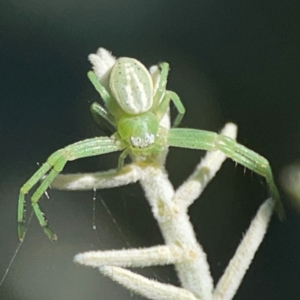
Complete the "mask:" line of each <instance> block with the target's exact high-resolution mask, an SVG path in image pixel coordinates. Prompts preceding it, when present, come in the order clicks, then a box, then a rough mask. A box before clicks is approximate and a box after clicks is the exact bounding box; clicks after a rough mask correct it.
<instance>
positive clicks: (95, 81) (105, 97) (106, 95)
mask: <svg viewBox="0 0 300 300" xmlns="http://www.w3.org/2000/svg"><path fill="white" fill-rule="evenodd" d="M87 75H88V78H89V80H90V81H91V83H92V84H93V86H94V88H95V89H96V91H97V92H98V93H99V94H100V96H101V98H102V99H103V101H104V102H105V104H106V105H108V104H109V103H110V102H111V97H110V95H109V93H108V91H107V90H106V88H105V87H104V86H103V85H102V84H101V83H100V82H99V79H98V78H97V76H96V74H95V73H94V72H93V71H89V72H88V74H87Z"/></svg>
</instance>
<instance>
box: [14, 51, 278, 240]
mask: <svg viewBox="0 0 300 300" xmlns="http://www.w3.org/2000/svg"><path fill="white" fill-rule="evenodd" d="M99 53H100V55H102V57H101V59H102V62H101V63H102V64H103V72H102V73H101V70H100V71H99V68H98V69H97V70H96V69H95V72H92V71H90V72H89V73H88V77H89V79H90V81H91V82H92V84H93V85H94V87H95V89H96V90H97V91H98V92H99V94H100V96H101V98H102V99H103V101H104V103H105V108H104V107H102V106H101V105H100V104H99V103H93V104H92V106H91V110H92V114H93V116H94V119H95V120H96V121H99V120H100V119H101V118H103V119H105V120H106V121H107V122H108V124H109V126H110V127H112V128H114V129H115V133H114V134H113V135H112V136H110V137H108V136H106V137H95V138H90V139H86V140H83V141H79V142H77V143H74V144H71V145H69V146H66V147H65V148H62V149H60V150H58V151H56V152H54V153H53V154H52V155H50V157H49V158H48V159H47V161H46V162H45V163H44V164H43V165H42V166H41V167H40V168H39V169H38V170H37V171H36V173H34V174H33V175H32V177H31V178H30V179H29V180H28V181H27V182H26V183H25V184H24V185H23V186H22V188H21V190H20V194H19V205H18V234H19V239H20V240H23V238H24V233H25V228H24V223H25V209H24V206H25V195H26V194H27V193H28V192H29V191H30V190H31V189H32V187H33V186H34V185H35V184H36V183H37V182H39V181H40V180H41V181H42V182H41V184H40V186H39V187H38V189H37V190H36V191H35V192H34V193H33V195H32V197H31V202H32V207H33V210H34V213H35V215H36V217H37V219H38V221H39V223H40V225H41V226H42V228H43V230H44V232H45V233H46V235H47V236H48V237H49V238H50V239H51V240H56V239H57V237H56V234H55V233H54V232H53V231H52V230H51V229H50V228H49V226H48V222H47V220H46V218H45V217H44V214H43V212H42V211H41V209H40V206H39V200H40V198H41V196H42V195H43V194H44V193H45V192H46V190H47V188H48V187H49V186H50V185H51V183H52V181H53V180H54V179H55V178H56V176H57V175H58V174H59V173H60V172H61V171H62V170H63V168H64V166H65V164H66V163H67V162H68V161H72V160H76V159H79V158H84V157H89V156H96V155H101V154H106V153H110V152H116V151H122V152H121V155H120V157H119V162H118V169H117V170H118V171H119V172H120V171H121V170H122V168H123V165H124V159H125V158H126V157H127V156H128V155H130V157H131V159H132V160H133V161H141V162H142V163H143V164H147V165H149V164H153V163H154V162H155V161H157V159H158V157H159V156H160V155H161V154H162V153H164V151H165V150H167V149H168V147H170V146H171V147H181V148H189V149H198V150H207V151H217V150H220V151H221V152H223V153H224V154H225V155H226V156H227V157H229V158H231V159H233V160H234V161H236V162H237V163H239V164H241V165H243V166H245V167H246V168H248V169H250V170H252V171H254V172H255V173H257V174H259V175H261V176H263V177H265V179H266V182H267V184H268V187H269V191H270V194H271V197H272V198H273V199H274V200H275V202H276V209H277V213H278V215H279V217H280V218H283V216H284V210H283V207H282V204H281V202H280V197H279V193H278V190H277V187H276V185H275V182H274V179H273V175H272V171H271V167H270V165H269V162H268V161H267V160H266V159H265V158H264V157H262V156H260V155H259V154H257V153H255V152H254V151H252V150H250V149H248V148H246V147H244V146H243V145H241V144H239V143H237V142H236V141H235V140H234V139H231V138H229V137H227V136H225V135H222V134H217V133H215V132H210V131H204V130H199V129H187V128H176V127H177V126H178V125H179V123H180V121H181V119H182V117H183V115H184V113H185V108H184V106H183V104H182V103H181V100H180V98H179V97H178V95H177V94H176V93H175V92H172V91H169V90H166V83H167V77H168V72H169V65H168V63H166V62H164V63H161V64H160V65H159V68H157V67H154V68H152V70H151V69H150V71H148V70H147V69H146V68H145V66H144V65H143V64H142V63H141V62H139V61H137V60H136V59H133V58H128V57H121V58H118V59H117V60H114V59H111V58H110V57H112V56H109V55H110V54H109V52H108V51H107V50H105V49H103V48H100V50H99ZM100 55H99V56H100ZM100 69H101V68H100ZM170 101H172V102H173V103H174V105H175V106H176V108H177V110H178V115H177V117H176V119H175V122H174V127H173V128H171V129H169V128H166V127H164V126H163V125H162V119H163V117H164V115H165V114H166V113H167V112H168V109H169V104H170Z"/></svg>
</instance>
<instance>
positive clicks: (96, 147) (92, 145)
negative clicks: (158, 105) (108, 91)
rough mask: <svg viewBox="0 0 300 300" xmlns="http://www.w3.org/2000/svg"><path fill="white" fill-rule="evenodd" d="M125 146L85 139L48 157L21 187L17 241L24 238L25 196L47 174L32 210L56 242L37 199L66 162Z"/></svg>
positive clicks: (106, 139)
mask: <svg viewBox="0 0 300 300" xmlns="http://www.w3.org/2000/svg"><path fill="white" fill-rule="evenodd" d="M124 148H125V146H124V145H123V144H122V143H120V141H118V140H116V139H115V137H96V138H92V139H87V140H84V141H80V142H77V143H74V144H71V145H69V146H67V147H65V148H63V149H60V150H58V151H56V152H54V153H53V154H52V155H50V156H49V158H48V159H47V162H46V163H44V164H43V165H42V166H41V167H40V169H39V170H37V172H36V173H35V174H34V175H33V176H32V177H31V178H30V179H29V180H28V181H27V182H26V183H25V184H24V185H23V186H22V188H21V190H20V195H19V207H18V233H19V239H20V240H23V237H24V232H25V230H24V223H25V213H24V206H25V195H26V194H27V193H28V192H29V191H30V190H31V188H32V187H33V186H34V185H35V184H36V183H37V182H38V181H39V180H40V179H41V178H42V177H43V176H44V175H45V174H46V173H47V172H48V171H50V172H49V173H48V175H46V177H45V178H44V180H43V181H42V183H41V185H40V186H39V187H38V189H37V190H36V191H35V193H34V194H33V195H32V197H31V202H32V207H33V210H34V212H35V214H36V216H37V218H38V220H39V223H40V225H41V226H42V227H43V229H44V232H45V233H46V234H47V236H48V237H49V238H50V239H51V240H56V239H57V237H56V235H55V233H54V232H53V231H52V230H51V229H50V228H49V226H48V222H47V220H46V218H45V217H44V214H43V212H42V211H41V209H40V206H39V204H38V201H39V199H40V198H41V197H42V195H43V194H44V193H45V191H46V190H47V188H48V187H49V186H50V185H51V183H52V181H53V180H54V178H55V177H56V176H57V175H58V174H59V173H60V172H61V171H62V170H63V168H64V166H65V164H66V163H67V162H68V161H72V160H75V159H79V158H83V157H89V156H95V155H101V154H105V153H109V152H115V151H119V150H123V149H124Z"/></svg>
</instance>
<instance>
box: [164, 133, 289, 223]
mask: <svg viewBox="0 0 300 300" xmlns="http://www.w3.org/2000/svg"><path fill="white" fill-rule="evenodd" d="M168 143H169V145H170V146H174V147H181V148H190V149H199V150H200V149H201V150H207V151H217V150H220V151H222V152H223V153H224V154H225V155H227V156H228V157H229V158H231V159H232V160H234V161H236V162H237V163H239V164H241V165H242V166H244V167H246V168H248V169H249V170H251V171H253V172H255V173H257V174H259V175H261V176H263V177H265V179H266V182H267V184H268V187H269V191H270V194H271V197H272V198H273V199H274V201H275V202H276V211H277V214H278V217H279V219H280V220H282V219H284V217H285V212H284V208H283V205H282V202H281V200H280V196H279V192H278V190H277V187H276V184H275V181H274V178H273V174H272V170H271V167H270V164H269V162H268V161H267V160H266V159H265V158H264V157H262V156H261V155H259V154H257V153H256V152H254V151H252V150H250V149H248V148H246V147H245V146H243V145H241V144H239V143H237V142H236V141H235V140H233V139H231V138H229V137H227V136H224V135H221V134H217V133H215V132H210V131H204V130H197V129H181V128H174V129H171V130H170V131H169V135H168Z"/></svg>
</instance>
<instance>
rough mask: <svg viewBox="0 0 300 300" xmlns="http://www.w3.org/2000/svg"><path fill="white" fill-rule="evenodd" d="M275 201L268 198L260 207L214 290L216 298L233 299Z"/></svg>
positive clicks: (261, 238) (265, 227) (256, 247)
mask: <svg viewBox="0 0 300 300" xmlns="http://www.w3.org/2000/svg"><path fill="white" fill-rule="evenodd" d="M274 205H275V203H274V201H273V199H272V198H270V199H268V200H266V201H265V202H264V203H263V204H262V205H261V206H260V208H259V210H258V212H257V213H256V216H255V217H254V219H253V220H252V222H251V225H250V227H249V229H248V231H247V232H246V234H245V235H244V238H243V240H242V241H241V243H240V245H239V246H238V248H237V250H236V252H235V254H234V256H233V258H232V259H231V261H230V263H229V265H228V266H227V268H226V270H225V272H224V274H223V276H222V277H221V279H220V280H219V282H218V284H217V286H216V289H215V291H214V298H213V299H214V300H231V299H232V298H233V297H234V295H235V293H236V291H237V289H238V287H239V286H240V284H241V282H242V280H243V278H244V276H245V274H246V271H247V270H248V268H249V266H250V264H251V262H252V260H253V257H254V255H255V253H256V251H257V249H258V247H259V245H260V244H261V242H262V240H263V238H264V236H265V233H266V231H267V227H268V224H269V222H270V219H271V216H272V213H273V210H274Z"/></svg>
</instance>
